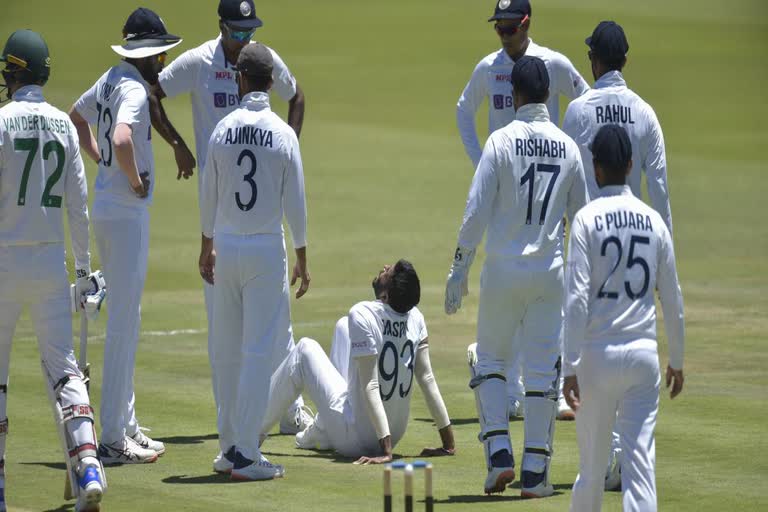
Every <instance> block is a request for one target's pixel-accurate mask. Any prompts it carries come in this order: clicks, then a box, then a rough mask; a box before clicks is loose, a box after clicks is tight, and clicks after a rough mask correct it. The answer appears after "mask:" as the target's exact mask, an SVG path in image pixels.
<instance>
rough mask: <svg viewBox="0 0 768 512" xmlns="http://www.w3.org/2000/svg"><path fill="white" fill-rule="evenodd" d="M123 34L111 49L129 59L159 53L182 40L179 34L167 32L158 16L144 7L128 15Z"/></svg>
mask: <svg viewBox="0 0 768 512" xmlns="http://www.w3.org/2000/svg"><path fill="white" fill-rule="evenodd" d="M123 36H124V42H123V44H122V45H113V46H112V50H113V51H114V52H115V53H117V54H118V55H120V56H121V57H126V58H129V59H142V58H144V57H151V56H153V55H159V54H161V53H164V52H167V51H168V50H170V49H171V48H173V47H174V46H177V45H178V44H180V43H181V41H182V39H181V38H180V37H179V36H175V35H173V34H169V33H168V30H167V29H166V28H165V23H163V20H162V19H161V18H160V16H158V15H157V14H156V13H155V12H154V11H151V10H150V9H146V8H144V7H139V8H138V9H136V10H135V11H133V12H132V13H131V15H130V16H128V21H126V22H125V27H123Z"/></svg>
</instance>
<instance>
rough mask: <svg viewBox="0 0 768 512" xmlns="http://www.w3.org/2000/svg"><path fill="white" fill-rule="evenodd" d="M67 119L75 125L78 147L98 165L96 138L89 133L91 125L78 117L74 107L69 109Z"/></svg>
mask: <svg viewBox="0 0 768 512" xmlns="http://www.w3.org/2000/svg"><path fill="white" fill-rule="evenodd" d="M69 119H70V120H71V121H72V124H74V125H75V131H77V137H78V138H79V139H80V147H81V148H82V149H83V151H85V153H86V154H87V155H88V157H89V158H90V159H91V160H93V161H94V162H96V163H98V162H99V160H101V157H100V156H99V146H98V144H97V143H96V138H95V137H94V136H93V132H91V125H89V124H88V121H86V120H85V118H84V117H83V116H81V115H80V112H78V111H77V110H75V107H74V106H73V107H72V108H71V109H69Z"/></svg>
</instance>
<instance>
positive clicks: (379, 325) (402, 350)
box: [347, 300, 428, 446]
mask: <svg viewBox="0 0 768 512" xmlns="http://www.w3.org/2000/svg"><path fill="white" fill-rule="evenodd" d="M427 336H428V334H427V324H426V323H425V322H424V315H422V314H421V311H419V310H418V308H415V307H414V308H413V309H411V310H410V311H409V312H408V313H405V314H401V313H398V312H396V311H395V310H393V309H392V308H391V307H389V305H387V304H385V303H383V302H381V301H379V300H375V301H364V302H359V303H357V304H355V305H354V306H353V307H352V309H350V310H349V339H350V345H351V349H350V360H349V381H348V388H347V389H348V390H349V400H350V407H351V410H352V412H353V414H354V423H355V431H356V433H357V437H358V440H359V441H360V442H361V444H363V445H364V446H376V445H377V444H378V441H379V440H378V439H377V435H376V430H375V428H374V426H373V423H371V420H370V418H369V417H368V409H367V408H366V406H365V390H364V386H365V384H366V383H361V382H360V376H359V372H358V365H357V361H356V359H357V358H358V357H365V356H371V355H376V356H377V357H378V362H377V367H378V374H379V375H378V378H379V394H380V395H381V400H382V402H383V404H384V411H385V412H386V414H387V423H388V424H389V433H390V436H391V437H392V446H394V445H396V444H397V443H398V441H400V439H402V437H403V435H404V434H405V429H406V427H407V426H408V415H409V413H410V407H411V395H412V391H413V385H414V382H413V372H414V365H415V363H416V351H417V350H418V348H419V344H420V343H421V342H422V341H424V340H425V339H427Z"/></svg>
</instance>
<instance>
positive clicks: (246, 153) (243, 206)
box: [235, 149, 259, 212]
mask: <svg viewBox="0 0 768 512" xmlns="http://www.w3.org/2000/svg"><path fill="white" fill-rule="evenodd" d="M246 158H248V160H250V161H251V170H250V171H248V173H246V175H245V176H243V181H244V182H246V183H247V184H248V185H250V187H251V198H250V199H249V200H248V202H247V203H243V200H242V198H241V196H240V192H235V202H236V203H237V207H238V208H240V210H242V211H244V212H247V211H249V210H250V209H251V208H253V205H255V204H256V197H257V196H258V195H259V194H258V193H259V189H258V188H257V187H256V182H255V181H253V177H254V176H255V175H256V155H254V154H253V151H251V150H250V149H244V150H243V152H242V153H240V156H239V157H237V165H238V166H242V165H243V160H245V159H246Z"/></svg>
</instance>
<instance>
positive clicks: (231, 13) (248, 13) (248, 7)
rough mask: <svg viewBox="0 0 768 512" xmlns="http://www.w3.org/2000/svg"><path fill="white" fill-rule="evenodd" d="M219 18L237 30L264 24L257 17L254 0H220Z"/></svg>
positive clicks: (249, 28) (250, 28)
mask: <svg viewBox="0 0 768 512" xmlns="http://www.w3.org/2000/svg"><path fill="white" fill-rule="evenodd" d="M219 18H221V19H222V20H223V21H224V22H226V24H227V25H229V26H230V27H232V28H234V29H237V30H252V29H254V28H257V27H260V26H262V25H263V24H264V23H263V22H262V21H261V20H260V19H259V18H258V17H256V6H255V5H254V3H253V0H220V1H219Z"/></svg>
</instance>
